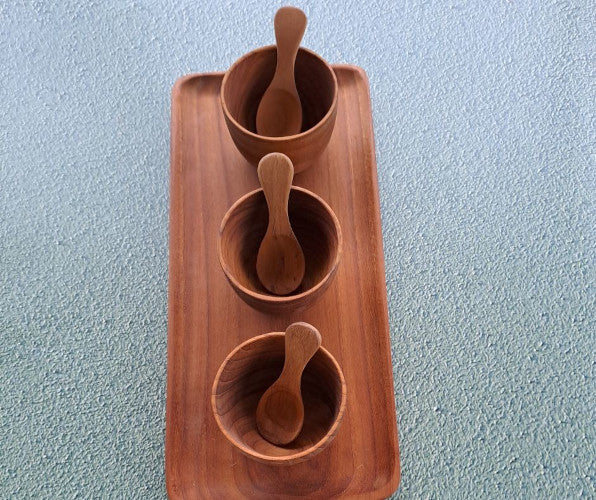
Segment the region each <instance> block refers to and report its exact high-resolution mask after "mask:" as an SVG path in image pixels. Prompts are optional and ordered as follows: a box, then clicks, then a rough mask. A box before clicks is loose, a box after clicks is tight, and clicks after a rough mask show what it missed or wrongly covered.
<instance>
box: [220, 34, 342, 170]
mask: <svg viewBox="0 0 596 500" xmlns="http://www.w3.org/2000/svg"><path fill="white" fill-rule="evenodd" d="M276 63H277V49H276V47H275V45H270V46H268V47H261V48H259V49H256V50H253V51H252V52H249V53H248V54H246V55H245V56H243V57H241V58H240V59H239V60H238V61H236V62H235V63H234V64H233V65H232V66H231V67H230V69H229V70H228V71H227V72H226V74H225V75H224V78H223V82H222V85H221V93H220V100H221V105H222V108H223V113H224V117H225V120H226V124H227V126H228V130H229V131H230V135H231V136H232V140H233V141H234V143H235V144H236V147H237V148H238V150H239V151H240V153H242V155H243V156H244V157H245V158H246V159H247V160H248V161H249V162H250V163H252V164H253V165H254V166H255V167H256V166H257V165H258V163H259V160H260V159H261V158H262V157H263V156H265V155H266V154H269V153H273V152H276V151H277V152H279V153H284V154H285V155H287V156H288V157H289V158H290V159H291V160H292V163H293V164H294V171H295V172H296V173H298V172H301V171H302V170H305V169H306V168H308V167H309V166H311V165H312V163H313V160H315V159H316V158H317V156H319V154H320V153H321V152H322V151H323V150H324V149H325V147H326V146H327V143H328V142H329V139H330V138H331V133H332V132H333V127H334V126H335V115H336V113H337V78H336V77H335V73H334V71H333V69H332V68H331V66H329V64H327V63H326V62H325V61H324V60H323V59H322V58H321V57H319V56H318V55H317V54H315V53H314V52H312V51H310V50H308V49H304V48H300V49H299V50H298V54H297V56H296V64H295V66H294V68H295V76H296V88H297V90H298V95H299V96H300V102H301V103H302V127H301V131H300V133H299V134H296V135H290V136H286V137H267V136H263V135H258V134H257V131H256V130H257V129H256V116H257V108H258V106H259V103H260V102H261V97H262V96H263V94H264V93H265V90H267V87H268V86H269V83H270V82H271V80H272V79H273V74H274V73H275V65H276Z"/></svg>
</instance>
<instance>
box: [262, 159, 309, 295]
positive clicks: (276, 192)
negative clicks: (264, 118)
mask: <svg viewBox="0 0 596 500" xmlns="http://www.w3.org/2000/svg"><path fill="white" fill-rule="evenodd" d="M257 174H258V176H259V182H260V183H261V187H262V188H263V193H265V199H266V200H267V208H268V209H269V223H268V224H267V232H266V233H265V236H264V237H263V241H261V246H260V247H259V252H258V253H257V275H258V276H259V280H260V281H261V283H262V284H263V286H264V287H265V288H266V289H267V290H269V291H270V292H271V293H274V294H276V295H287V294H288V293H291V292H293V291H294V290H296V288H298V287H299V286H300V283H301V282H302V279H303V278H304V253H303V252H302V248H301V247H300V243H298V240H297V239H296V235H295V234H294V231H292V225H291V224H290V218H289V216H288V199H289V197H290V189H291V187H292V179H293V178H294V167H293V166H292V162H291V161H290V159H289V158H288V157H287V156H286V155H284V154H282V153H269V154H268V155H267V156H264V157H263V158H262V159H261V161H260V162H259V168H258V169H257Z"/></svg>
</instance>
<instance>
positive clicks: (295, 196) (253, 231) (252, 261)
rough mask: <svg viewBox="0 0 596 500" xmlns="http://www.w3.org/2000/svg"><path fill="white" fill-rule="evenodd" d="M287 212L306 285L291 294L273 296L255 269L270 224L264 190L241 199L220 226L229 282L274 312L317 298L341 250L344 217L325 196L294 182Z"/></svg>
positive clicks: (249, 300) (222, 258)
mask: <svg viewBox="0 0 596 500" xmlns="http://www.w3.org/2000/svg"><path fill="white" fill-rule="evenodd" d="M288 214H289V217H290V224H291V226H292V228H293V230H294V232H295V234H296V237H297V238H298V242H299V243H300V247H301V248H302V250H303V252H304V260H305V269H304V278H303V279H302V283H301V284H300V286H299V287H298V288H297V289H296V290H295V291H294V292H293V293H291V294H289V295H284V296H279V295H275V294H272V293H271V292H269V290H267V289H266V288H265V287H264V286H263V285H262V283H261V281H260V280H259V278H258V276H257V273H256V259H257V253H258V249H259V245H260V244H261V241H262V240H263V238H264V236H265V232H266V228H267V226H268V209H267V203H266V201H265V196H264V194H263V190H262V189H259V190H256V191H253V192H251V193H248V194H246V195H245V196H243V197H242V198H240V199H239V200H237V201H236V203H234V205H232V207H230V209H229V210H228V212H227V213H226V215H225V216H224V218H223V220H222V222H221V226H220V230H219V239H218V256H219V262H220V264H221V267H222V269H223V271H224V273H225V275H226V277H227V278H228V280H229V282H230V284H231V285H232V287H233V288H234V290H235V291H236V293H238V295H239V296H240V297H241V298H242V300H244V301H245V302H246V303H247V304H249V305H251V306H252V307H255V308H257V309H259V310H261V311H265V312H269V313H274V314H285V313H288V312H292V311H294V312H296V311H299V310H302V309H305V308H307V307H309V306H310V305H312V304H313V303H314V302H315V301H317V300H318V298H319V297H320V296H321V294H322V293H323V292H324V291H325V290H327V288H328V287H329V285H330V284H331V281H332V280H333V278H334V276H335V272H336V270H337V267H338V264H339V262H340V259H341V254H342V235H341V227H340V225H339V221H338V220H337V217H336V216H335V214H334V213H333V211H332V210H331V208H330V207H329V205H327V203H325V201H323V199H322V198H321V197H319V196H317V195H316V194H314V193H312V192H311V191H308V190H306V189H304V188H300V187H296V186H293V187H292V189H291V190H290V199H289V202H288Z"/></svg>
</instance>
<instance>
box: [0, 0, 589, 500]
mask: <svg viewBox="0 0 596 500" xmlns="http://www.w3.org/2000/svg"><path fill="white" fill-rule="evenodd" d="M295 4H296V5H298V6H300V7H302V8H303V9H304V10H305V11H306V13H307V15H308V17H309V26H308V28H307V32H306V35H305V38H304V41H303V44H304V45H305V46H306V47H309V48H311V49H313V50H315V51H317V52H319V53H320V54H322V55H323V56H324V57H325V58H326V59H327V60H329V61H330V62H348V63H353V64H357V65H359V66H362V67H363V68H364V69H365V70H366V71H367V73H368V75H369V78H370V83H371V93H372V100H373V108H374V126H375V134H376V143H377V159H378V168H379V189H380V197H381V211H382V222H383V232H384V245H385V258H386V276H387V288H388V295H389V314H390V325H391V339H392V346H393V347H392V353H393V362H394V377H395V391H396V392H395V394H396V402H397V411H398V424H399V433H400V446H401V460H402V483H401V486H400V490H399V491H398V493H397V495H396V497H397V498H404V499H405V498H470V499H477V498H507V499H510V498H557V499H561V498H576V497H582V496H583V497H585V498H594V497H595V496H596V492H595V484H594V481H595V479H594V478H595V473H596V472H595V462H594V460H595V459H594V457H595V456H596V447H595V443H596V432H595V426H594V408H595V406H596V405H595V399H594V392H595V391H594V389H595V384H594V366H595V363H594V362H595V358H594V351H595V350H596V349H595V342H594V330H595V321H594V319H595V318H594V310H595V307H594V306H595V293H594V283H595V272H594V263H595V260H596V259H595V258H596V252H595V246H596V245H595V243H596V242H595V237H594V236H595V235H594V227H596V224H595V222H596V221H595V218H596V217H595V210H594V193H595V192H596V189H595V188H596V185H595V184H596V183H595V168H594V167H595V165H594V155H593V153H594V136H595V134H594V105H593V103H594V79H593V74H594V52H593V46H594V40H595V36H594V35H595V30H594V17H593V15H594V4H593V2H590V1H577V2H572V1H569V0H556V1H554V0H541V1H538V0H536V1H533V2H532V1H518V0H490V1H471V2H464V1H460V0H447V1H432V0H430V1H424V0H414V1H405V0H404V1H399V2H397V1H385V2H383V1H378V2H362V1H356V0H346V1H345V2H337V3H336V2H328V3H326V2H316V1H312V2H306V1H304V2H303V1H296V2H295ZM280 5H282V3H281V2H271V1H261V0H245V1H242V2H235V3H227V2H219V1H218V2H216V1H213V2H209V1H196V0H192V1H190V0H184V1H182V0H181V1H179V2H174V1H172V0H146V1H141V0H137V1H132V0H123V1H117V0H107V1H101V2H100V1H95V0H93V1H82V0H81V1H77V2H73V1H60V2H48V1H45V0H31V1H27V2H23V1H19V0H17V1H14V0H13V1H9V2H2V3H0V65H1V66H0V67H1V68H2V77H1V84H0V102H1V103H2V106H1V107H2V112H1V113H0V370H1V371H0V376H1V380H0V382H1V384H0V441H1V443H2V445H1V446H0V467H1V470H0V474H1V475H0V497H1V498H19V499H20V498H36V499H37V498H78V497H83V498H87V497H89V498H164V497H165V486H164V484H165V483H164V473H163V470H164V426H165V423H164V422H165V420H164V413H165V375H166V365H165V361H166V326H167V317H166V301H167V257H168V202H169V193H168V176H169V119H170V117H169V109H170V91H171V88H172V85H173V83H174V81H175V79H176V78H177V77H179V76H181V75H184V74H186V73H190V72H205V71H215V70H225V69H226V68H227V67H228V66H229V65H230V64H231V63H232V62H233V61H234V60H235V59H236V58H238V57H239V56H240V55H242V54H243V53H245V52H247V51H249V50H250V49H252V48H254V47H257V46H260V45H265V44H269V43H272V42H273V33H272V28H271V20H272V16H273V14H274V12H275V10H276V8H277V7H278V6H280ZM255 333H261V332H255Z"/></svg>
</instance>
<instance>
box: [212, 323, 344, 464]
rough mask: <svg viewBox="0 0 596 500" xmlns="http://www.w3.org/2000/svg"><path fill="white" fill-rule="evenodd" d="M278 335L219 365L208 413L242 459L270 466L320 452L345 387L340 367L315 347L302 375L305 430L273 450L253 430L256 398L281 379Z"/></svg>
mask: <svg viewBox="0 0 596 500" xmlns="http://www.w3.org/2000/svg"><path fill="white" fill-rule="evenodd" d="M284 340H285V334H284V333H283V332H273V333H266V334H265V335H259V336H257V337H253V338H252V339H249V340H247V341H246V342H244V343H243V344H240V345H239V346H238V347H236V348H235V349H234V350H233V351H232V352H231V353H230V354H229V355H228V356H227V357H226V359H225V360H224V362H223V363H222V364H221V366H220V368H219V370H218V372H217V375H216V377H215V381H214V382H213V389H212V393H211V407H212V410H213V414H214V416H215V420H216V421H217V424H218V426H219V428H220V429H221V431H222V432H223V434H224V436H225V437H226V438H227V439H228V441H230V443H232V445H234V446H235V447H236V448H237V449H238V450H240V451H241V452H242V453H244V454H245V455H247V456H248V457H251V458H253V459H255V460H257V461H259V462H262V463H266V464H269V465H291V464H295V463H298V462H302V461H304V460H307V459H309V458H311V457H313V456H315V455H316V454H317V453H319V452H321V451H322V450H323V449H324V448H325V447H327V445H329V443H331V441H332V440H333V438H334V437H335V434H336V433H337V431H338V429H339V425H340V423H341V420H342V418H343V414H344V411H345V408H346V381H345V379H344V376H343V373H342V371H341V368H340V367H339V364H338V363H337V361H336V360H335V358H334V357H333V356H332V355H331V354H330V353H329V351H327V350H326V349H324V348H322V347H320V348H319V350H318V351H317V352H316V354H315V355H314V356H313V358H312V359H311V360H310V361H309V363H308V364H307V365H306V368H305V369H304V373H303V375H302V400H303V402H304V426H303V427H302V431H300V434H299V435H298V437H297V438H296V439H295V440H294V441H292V442H291V443H290V444H287V445H285V446H277V445H274V444H272V443H270V442H269V441H267V440H266V439H265V438H263V437H262V436H261V435H260V434H259V431H258V429H257V424H256V417H255V415H256V411H257V405H258V403H259V400H260V399H261V396H262V395H263V394H264V392H265V391H266V390H267V389H268V388H269V386H270V385H271V384H273V382H275V380H277V378H278V377H279V375H280V374H281V371H282V368H283V364H284V356H285V355H284Z"/></svg>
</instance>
